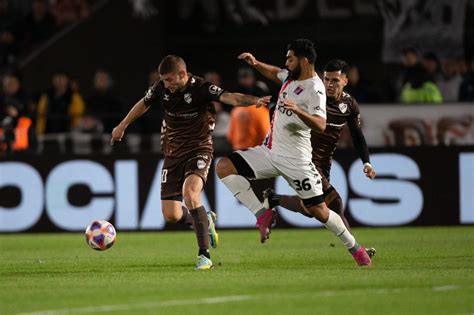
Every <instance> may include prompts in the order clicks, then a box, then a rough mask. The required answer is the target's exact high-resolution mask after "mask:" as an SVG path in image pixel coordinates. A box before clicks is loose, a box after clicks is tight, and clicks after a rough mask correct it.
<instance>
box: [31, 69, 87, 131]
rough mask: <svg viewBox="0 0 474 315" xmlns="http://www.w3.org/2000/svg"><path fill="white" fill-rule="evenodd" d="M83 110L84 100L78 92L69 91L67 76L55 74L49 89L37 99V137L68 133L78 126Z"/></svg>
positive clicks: (62, 73)
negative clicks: (46, 134)
mask: <svg viewBox="0 0 474 315" xmlns="http://www.w3.org/2000/svg"><path fill="white" fill-rule="evenodd" d="M84 110H85V104H84V100H83V98H82V96H81V94H80V93H79V92H77V91H73V90H72V89H71V86H70V78H69V76H68V75H67V74H66V73H64V72H57V73H55V74H54V75H53V78H52V87H51V89H50V90H49V91H47V92H46V93H44V94H42V95H41V96H40V98H39V101H38V112H37V113H38V117H37V124H36V132H37V134H39V135H42V134H44V133H57V132H69V131H71V129H72V128H74V127H76V126H77V125H78V124H79V122H80V120H81V117H82V115H83V113H84Z"/></svg>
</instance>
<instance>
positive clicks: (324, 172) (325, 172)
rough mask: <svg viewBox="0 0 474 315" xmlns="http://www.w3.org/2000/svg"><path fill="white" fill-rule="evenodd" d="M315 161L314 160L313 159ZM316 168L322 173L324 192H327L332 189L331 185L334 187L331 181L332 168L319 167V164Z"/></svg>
mask: <svg viewBox="0 0 474 315" xmlns="http://www.w3.org/2000/svg"><path fill="white" fill-rule="evenodd" d="M313 163H314V161H313ZM316 169H317V170H318V173H319V175H321V181H322V184H323V192H324V193H327V192H328V190H330V189H331V187H332V185H331V183H329V174H330V170H329V169H323V168H319V167H317V166H316Z"/></svg>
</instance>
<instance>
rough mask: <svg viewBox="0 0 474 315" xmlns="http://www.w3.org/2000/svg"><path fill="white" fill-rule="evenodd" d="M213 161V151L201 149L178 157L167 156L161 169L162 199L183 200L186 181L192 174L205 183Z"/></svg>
mask: <svg viewBox="0 0 474 315" xmlns="http://www.w3.org/2000/svg"><path fill="white" fill-rule="evenodd" d="M211 162H212V153H210V152H201V151H197V152H192V153H190V154H187V155H185V156H182V157H178V158H173V157H165V161H164V163H163V169H162V170H161V200H179V201H181V200H182V199H183V184H184V181H185V179H186V178H187V177H188V176H189V175H191V174H196V175H198V176H199V177H201V178H202V181H203V183H204V184H205V183H206V181H207V175H208V173H209V167H210V166H211Z"/></svg>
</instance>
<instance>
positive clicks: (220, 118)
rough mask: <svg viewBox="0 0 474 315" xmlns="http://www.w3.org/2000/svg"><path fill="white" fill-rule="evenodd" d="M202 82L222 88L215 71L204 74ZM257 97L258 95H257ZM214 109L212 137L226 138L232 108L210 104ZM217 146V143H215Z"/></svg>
mask: <svg viewBox="0 0 474 315" xmlns="http://www.w3.org/2000/svg"><path fill="white" fill-rule="evenodd" d="M203 78H204V80H205V81H207V82H209V83H211V84H214V85H217V86H222V77H221V75H220V74H219V72H217V71H215V70H211V71H208V72H206V73H204V76H203ZM257 96H258V95H257ZM212 103H213V104H214V108H215V109H216V126H215V128H214V133H213V136H214V137H224V138H225V137H226V135H227V130H228V128H229V120H230V115H229V112H230V110H231V108H232V106H230V105H226V104H222V103H221V102H212ZM216 144H218V142H216Z"/></svg>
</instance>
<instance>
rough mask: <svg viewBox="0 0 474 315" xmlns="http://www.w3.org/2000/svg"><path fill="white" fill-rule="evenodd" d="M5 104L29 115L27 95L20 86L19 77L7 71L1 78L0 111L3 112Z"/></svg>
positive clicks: (22, 113)
mask: <svg viewBox="0 0 474 315" xmlns="http://www.w3.org/2000/svg"><path fill="white" fill-rule="evenodd" d="M7 104H9V105H13V106H15V107H16V110H18V111H19V112H20V114H21V115H28V116H31V112H30V111H29V108H28V105H29V101H28V97H27V95H26V94H25V93H24V92H23V89H22V87H21V80H20V77H19V76H18V75H17V74H15V73H7V74H6V75H5V76H4V77H3V79H2V93H1V94H0V109H1V110H0V111H2V112H3V109H4V108H5V107H6V105H7Z"/></svg>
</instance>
